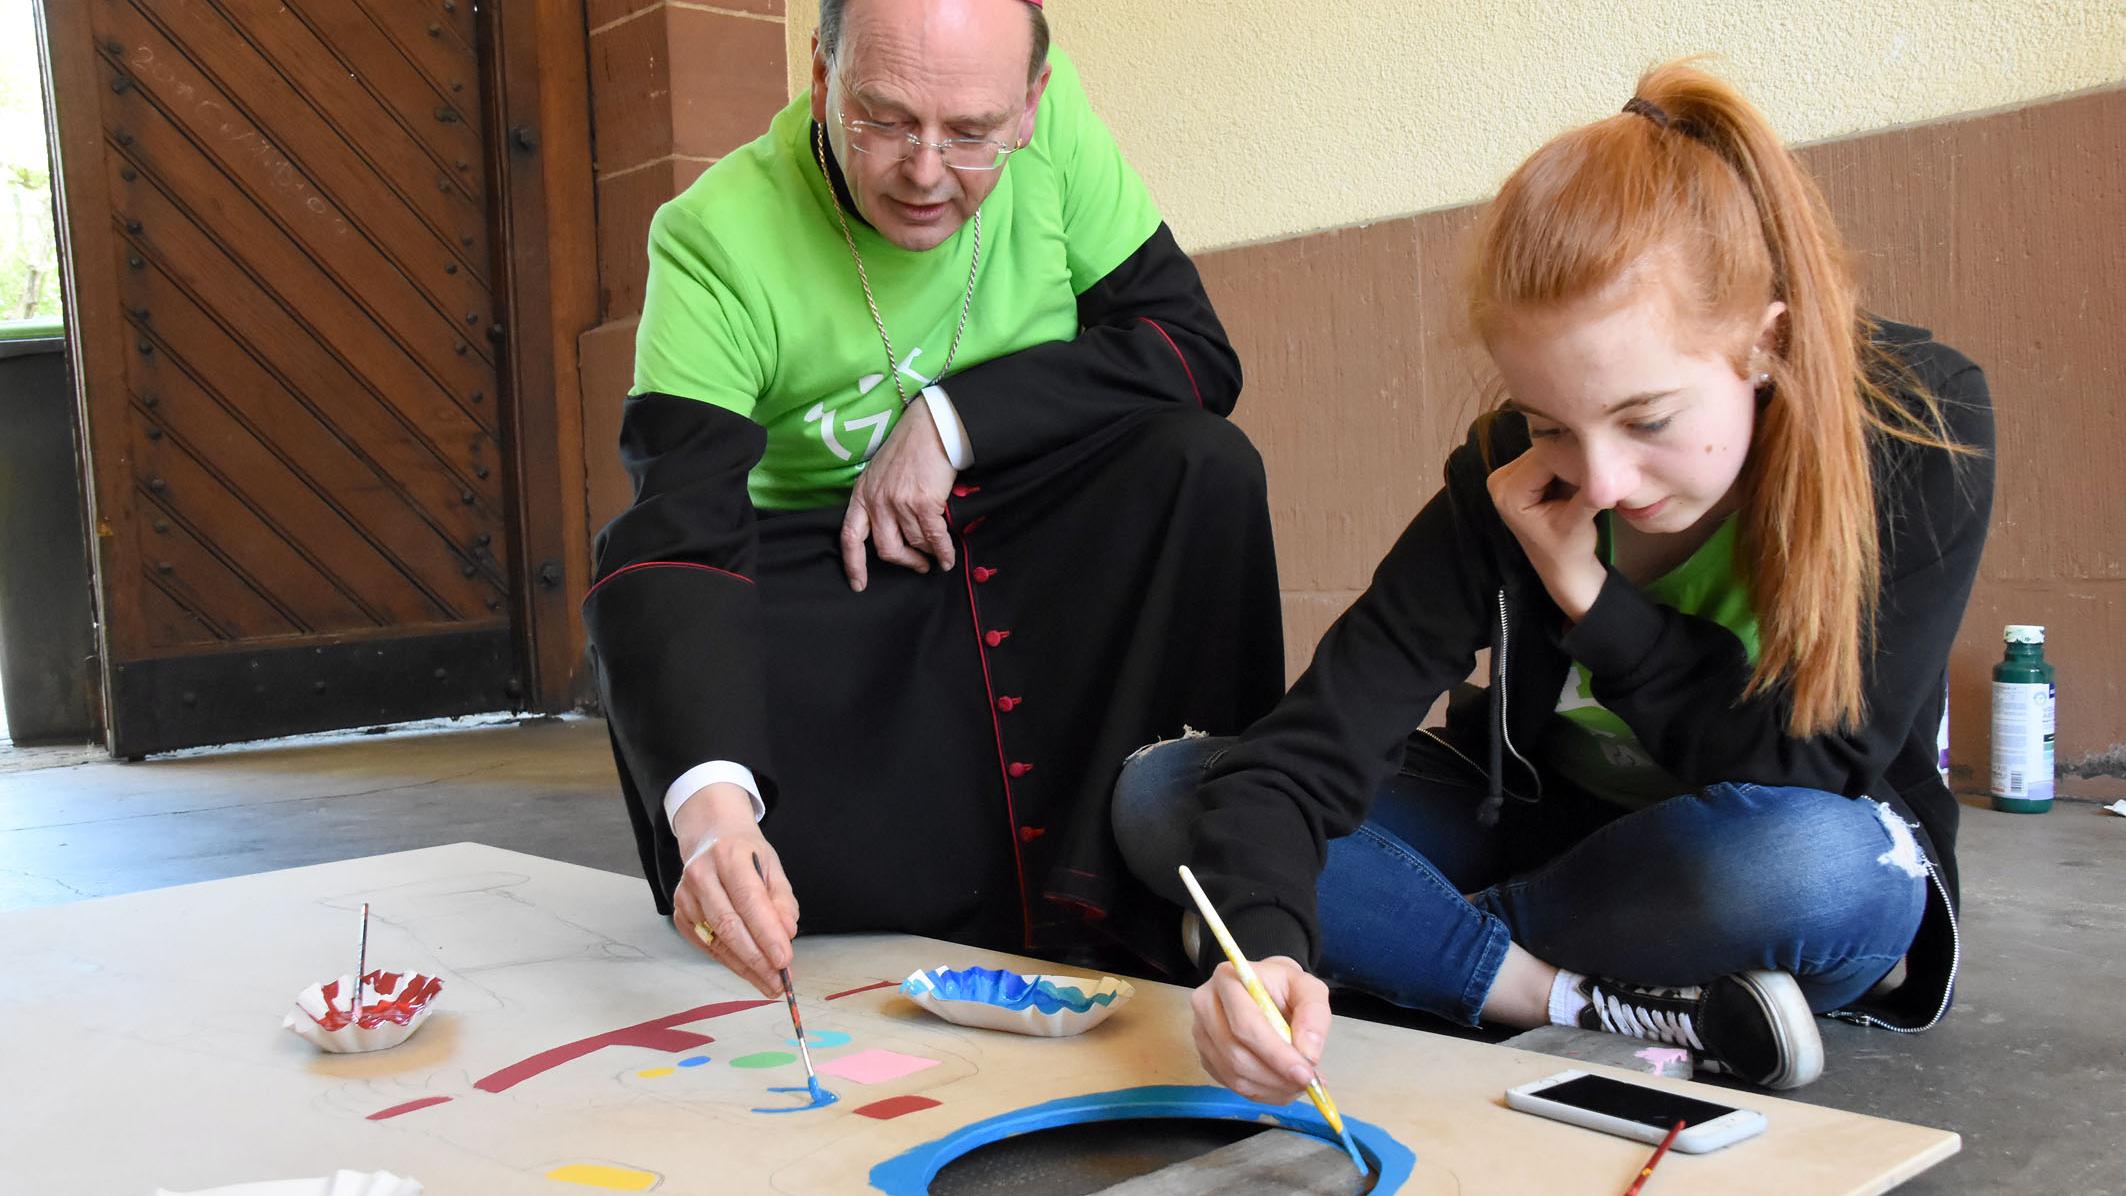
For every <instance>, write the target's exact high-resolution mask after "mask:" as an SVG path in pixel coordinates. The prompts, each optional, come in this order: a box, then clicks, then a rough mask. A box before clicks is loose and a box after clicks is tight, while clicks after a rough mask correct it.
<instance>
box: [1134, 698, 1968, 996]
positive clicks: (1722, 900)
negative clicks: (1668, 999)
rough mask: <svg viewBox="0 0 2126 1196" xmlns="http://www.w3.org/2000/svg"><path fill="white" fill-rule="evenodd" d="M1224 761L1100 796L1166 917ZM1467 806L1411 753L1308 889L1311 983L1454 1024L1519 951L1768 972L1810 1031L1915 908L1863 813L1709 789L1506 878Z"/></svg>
mask: <svg viewBox="0 0 2126 1196" xmlns="http://www.w3.org/2000/svg"><path fill="white" fill-rule="evenodd" d="M1231 744H1232V740H1230V739H1208V738H1199V739H1182V740H1175V741H1172V742H1169V743H1163V744H1159V745H1157V746H1155V747H1152V748H1149V749H1146V750H1145V751H1143V752H1140V753H1139V754H1137V755H1136V756H1134V757H1132V758H1131V760H1130V761H1129V763H1128V764H1126V765H1125V766H1124V767H1123V770H1122V776H1121V778H1120V780H1119V781H1118V782H1117V783H1116V787H1115V810H1114V821H1115V832H1116V837H1117V839H1118V840H1119V841H1120V843H1121V845H1122V851H1123V855H1124V857H1125V858H1126V859H1127V860H1128V862H1129V865H1130V868H1131V870H1132V871H1133V872H1135V873H1136V874H1137V875H1138V877H1139V879H1141V880H1143V881H1144V882H1145V883H1146V884H1147V885H1148V886H1150V887H1151V889H1152V890H1153V891H1154V892H1157V893H1160V894H1162V895H1164V896H1166V897H1167V899H1168V900H1171V901H1174V902H1176V903H1177V904H1186V902H1187V898H1186V896H1185V895H1184V894H1183V892H1182V890H1181V885H1180V882H1179V880H1178V879H1177V877H1176V874H1175V870H1174V869H1175V865H1177V864H1181V863H1186V862H1187V860H1188V852H1189V828H1190V827H1191V826H1192V825H1193V823H1194V822H1195V820H1196V818H1197V817H1198V815H1199V813H1200V810H1201V807H1200V806H1198V804H1197V801H1196V787H1197V785H1198V784H1200V783H1201V781H1202V779H1203V776H1204V773H1205V771H1206V770H1207V769H1208V768H1209V766H1210V765H1211V763H1212V762H1213V761H1214V760H1216V758H1217V757H1218V756H1219V755H1220V754H1221V753H1222V752H1223V751H1224V750H1225V749H1226V748H1228V747H1230V746H1231ZM1483 797H1484V780H1483V777H1482V775H1481V774H1480V773H1478V772H1477V771H1476V770H1475V769H1474V768H1473V767H1470V766H1468V765H1466V764H1464V763H1462V762H1461V761H1460V760H1459V758H1457V757H1455V756H1453V755H1452V754H1451V753H1448V752H1446V751H1445V750H1444V749H1441V750H1437V751H1433V752H1423V751H1419V752H1414V753H1413V754H1412V757H1411V762H1410V763H1409V764H1407V765H1406V766H1405V768H1404V769H1403V771H1402V772H1401V773H1399V774H1398V775H1397V776H1396V777H1394V778H1393V779H1391V780H1390V781H1389V782H1388V783H1387V784H1386V785H1385V786H1384V787H1383V788H1382V790H1381V792H1380V793H1379V794H1378V795H1376V797H1375V799H1374V802H1373V805H1372V808H1371V810H1370V811H1369V814H1368V817H1367V819H1366V821H1365V823H1364V824H1363V825H1361V826H1360V827H1359V828H1358V830H1357V831H1355V832H1353V833H1352V834H1350V835H1347V836H1345V837H1343V838H1341V839H1334V840H1331V841H1330V843H1329V851H1328V862H1327V864H1326V866H1325V867H1324V868H1323V870H1322V874H1321V879H1320V881H1319V882H1318V884H1317V887H1316V899H1317V902H1318V905H1319V916H1320V918H1321V961H1320V966H1319V974H1320V975H1321V978H1322V979H1323V980H1325V981H1327V982H1328V983H1329V984H1331V985H1333V986H1335V987H1338V988H1353V989H1359V990H1362V991H1365V992H1368V993H1372V994H1374V995H1376V996H1379V997H1382V998H1384V999H1386V1000H1389V1001H1392V1002H1394V1003H1395V1004H1397V1005H1401V1006H1404V1007H1407V1008H1412V1009H1423V1010H1426V1011H1428V1012H1431V1013H1434V1014H1437V1015H1439V1016H1441V1017H1444V1018H1448V1019H1450V1020H1452V1021H1456V1022H1460V1023H1462V1024H1464V1025H1471V1026H1473V1025H1476V1024H1477V1019H1478V1014H1479V1012H1480V1011H1481V1010H1482V1009H1483V1006H1484V999H1485V997H1486V996H1488V995H1489V994H1490V992H1491V985H1492V982H1493V981H1494V980H1495V979H1497V977H1498V972H1499V967H1500V965H1501V964H1502V963H1503V962H1504V961H1505V958H1506V948H1507V946H1508V944H1509V943H1519V944H1520V945H1521V947H1522V948H1523V949H1525V950H1527V951H1528V952H1530V953H1531V954H1533V955H1534V956H1535V957H1536V958H1538V959H1541V960H1543V961H1545V962H1546V963H1551V964H1555V965H1557V966H1558V967H1562V968H1568V969H1570V970H1572V971H1575V972H1580V973H1583V974H1587V975H1592V976H1602V977H1607V978H1610V979H1616V980H1625V981H1635V982H1639V983H1648V984H1674V985H1684V984H1701V983H1704V982H1706V981H1710V980H1713V979H1715V978H1717V977H1720V976H1723V975H1727V974H1729V973H1732V972H1740V971H1747V970H1750V969H1756V968H1767V969H1779V970H1783V971H1786V972H1790V973H1792V974H1793V976H1794V978H1795V980H1796V981H1798V982H1799V983H1800V986H1801V991H1802V993H1803V994H1804V995H1805V996H1806V997H1807V998H1808V1002H1809V1006H1810V1008H1812V1009H1814V1010H1815V1011H1816V1012H1818V1013H1824V1012H1828V1011H1830V1010H1834V1009H1838V1008H1841V1007H1843V1006H1845V1005H1847V1004H1850V1003H1851V1002H1853V1001H1855V1000H1857V999H1859V997H1860V996H1861V995H1863V994H1864V993H1866V992H1867V991H1868V989H1869V988H1870V987H1872V986H1873V985H1874V984H1875V982H1876V981H1877V980H1880V979H1881V978H1882V977H1883V976H1884V975H1885V974H1886V973H1888V972H1889V970H1890V968H1891V967H1892V966H1894V965H1895V964H1896V963H1897V961H1898V959H1900V958H1901V957H1902V956H1903V955H1904V953H1905V951H1906V949H1907V948H1908V947H1909V946H1910V945H1911V942H1912V936H1913V934H1914V933H1915V932H1916V931H1917V930H1918V928H1919V920H1920V915H1921V914H1922V913H1923V912H1924V911H1925V908H1926V900H1927V889H1926V886H1927V881H1926V871H1925V866H1924V863H1923V861H1922V859H1921V857H1920V854H1919V847H1918V844H1917V842H1916V840H1914V838H1913V837H1912V832H1911V830H1910V829H1909V828H1908V827H1906V826H1905V824H1904V823H1903V822H1902V821H1900V820H1899V819H1898V818H1897V817H1896V816H1895V815H1894V814H1892V813H1891V812H1890V811H1889V810H1888V808H1887V807H1884V806H1882V805H1881V804H1879V803H1877V802H1874V801H1870V800H1868V799H1865V798H1861V799H1857V800H1856V799H1853V798H1847V797H1842V796H1840V795H1837V794H1833V793H1825V792H1822V791H1820V790H1815V789H1802V788H1787V787H1775V786H1766V785H1750V784H1718V785H1712V786H1708V787H1707V788H1705V789H1704V790H1702V791H1700V792H1697V793H1692V794H1687V795H1684V796H1682V797H1675V798H1671V799H1669V800H1668V801H1665V802H1661V803H1660V804H1658V805H1654V806H1649V807H1647V808H1645V809H1642V810H1636V811H1632V812H1630V813H1623V814H1620V815H1618V816H1617V817H1614V818H1611V819H1609V820H1607V821H1605V822H1601V823H1600V824H1599V825H1595V826H1592V827H1591V829H1590V830H1589V831H1588V833H1587V834H1586V835H1584V836H1583V837H1581V838H1580V839H1578V841H1576V842H1574V843H1573V844H1572V845H1571V846H1570V847H1567V848H1566V849H1565V850H1563V851H1562V852H1560V853H1559V854H1558V855H1556V856H1555V857H1553V858H1551V859H1550V860H1548V861H1547V862H1545V863H1543V864H1541V865H1540V866H1538V867H1536V868H1534V869H1533V870H1531V871H1527V872H1523V873H1521V874H1519V875H1507V874H1506V869H1505V867H1504V864H1503V863H1502V860H1503V858H1504V851H1503V847H1504V843H1503V837H1502V832H1501V830H1500V828H1497V827H1491V828H1486V827H1483V826H1481V825H1479V824H1478V823H1477V820H1476V809H1477V806H1478V804H1479V803H1480V802H1482V800H1483ZM1465 894H1466V896H1465Z"/></svg>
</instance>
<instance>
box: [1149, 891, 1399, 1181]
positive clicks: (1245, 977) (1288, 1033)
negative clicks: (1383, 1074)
mask: <svg viewBox="0 0 2126 1196" xmlns="http://www.w3.org/2000/svg"><path fill="white" fill-rule="evenodd" d="M1181 883H1182V884H1184V885H1187V886H1188V895H1189V896H1190V897H1193V898H1195V901H1196V909H1197V910H1198V912H1200V913H1202V915H1203V922H1204V925H1206V926H1209V927H1210V928H1211V934H1212V935H1214V936H1216V937H1217V939H1218V946H1219V947H1221V948H1223V949H1224V951H1225V957H1226V958H1227V959H1229V960H1231V961H1232V962H1233V970H1234V971H1235V972H1238V973H1240V983H1242V984H1244V985H1246V986H1247V990H1248V995H1249V996H1251V997H1253V998H1255V1007H1256V1008H1258V1009H1260V1010H1262V1015H1263V1016H1264V1017H1266V1018H1269V1019H1270V1028H1271V1029H1273V1030H1275V1031H1277V1036H1278V1037H1279V1038H1282V1039H1284V1040H1285V1041H1286V1042H1291V1041H1292V1027H1291V1024H1290V1023H1288V1022H1286V1021H1285V1020H1284V1014H1282V1013H1279V1012H1278V1011H1277V1002H1275V1001H1272V1000H1270V994H1269V992H1268V991H1267V990H1266V989H1264V988H1263V987H1262V978H1261V977H1259V976H1257V975H1256V974H1255V969H1254V967H1253V966H1252V965H1250V964H1249V963H1248V959H1247V956H1245V955H1242V954H1241V953H1240V944H1239V943H1236V942H1234V941H1233V932H1232V931H1230V930H1227V929H1226V928H1225V919H1223V918H1221V917H1219V916H1218V910H1217V909H1216V908H1215V907H1213V906H1212V905H1211V899H1210V898H1209V897H1206V896H1204V895H1203V887H1202V886H1201V885H1198V884H1197V883H1196V876H1195V874H1194V873H1192V872H1190V871H1189V870H1188V865H1187V864H1183V865H1181ZM1307 1099H1308V1100H1310V1101H1313V1102H1314V1107H1315V1108H1316V1109H1319V1110H1321V1119H1322V1120H1323V1121H1326V1122H1328V1123H1329V1128H1330V1129H1332V1130H1335V1131H1336V1136H1337V1137H1339V1138H1341V1139H1343V1144H1344V1149H1345V1150H1346V1151H1349V1152H1350V1154H1351V1162H1352V1164H1353V1165H1354V1166H1356V1167H1357V1168H1358V1173H1359V1174H1360V1175H1369V1174H1371V1172H1370V1171H1369V1170H1368V1169H1367V1167H1366V1161H1365V1160H1364V1159H1362V1158H1360V1157H1359V1155H1358V1144H1357V1143H1356V1142H1353V1141H1352V1140H1351V1131H1350V1130H1347V1129H1345V1128H1344V1119H1343V1115H1342V1114H1341V1113H1338V1112H1337V1111H1336V1102H1335V1101H1333V1100H1330V1099H1329V1090H1328V1089H1327V1088H1325V1087H1323V1086H1322V1083H1321V1076H1320V1075H1319V1074H1316V1075H1315V1076H1314V1078H1313V1079H1310V1080H1308V1081H1307Z"/></svg>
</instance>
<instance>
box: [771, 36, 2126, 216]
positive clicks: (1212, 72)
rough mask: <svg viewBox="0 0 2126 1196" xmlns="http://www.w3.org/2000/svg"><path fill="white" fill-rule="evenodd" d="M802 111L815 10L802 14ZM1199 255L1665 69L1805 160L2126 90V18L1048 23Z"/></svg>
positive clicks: (1473, 190) (1532, 129) (1595, 110)
mask: <svg viewBox="0 0 2126 1196" xmlns="http://www.w3.org/2000/svg"><path fill="white" fill-rule="evenodd" d="M789 5H790V19H789V33H788V39H789V48H790V54H789V65H790V77H791V87H792V89H793V92H794V91H795V90H796V89H799V88H802V87H804V86H805V85H806V81H807V76H806V72H807V70H808V63H809V46H810V41H811V35H812V31H813V28H814V25H815V23H816V20H817V15H818V14H817V8H816V5H815V4H814V3H812V0H789ZM1048 9H1049V19H1050V24H1051V26H1052V27H1053V29H1054V30H1055V35H1056V41H1057V42H1058V44H1060V45H1064V46H1066V47H1068V48H1069V50H1070V52H1071V53H1072V55H1073V56H1074V57H1075V58H1076V60H1077V62H1078V65H1079V68H1080V70H1081V71H1082V72H1083V73H1084V75H1085V79H1086V86H1087V88H1088V90H1089V91H1090V92H1091V93H1092V96H1093V101H1094V103H1095V104H1096V105H1097V106H1098V107H1099V109H1100V111H1101V113H1102V114H1103V115H1104V116H1105V117H1106V118H1107V120H1108V123H1109V124H1110V125H1112V126H1113V127H1114V130H1115V135H1116V137H1117V138H1118V139H1119V140H1120V141H1121V143H1122V146H1123V149H1124V150H1125V151H1126V152H1127V153H1128V154H1129V157H1130V160H1131V161H1132V162H1133V163H1135V164H1136V166H1137V168H1138V170H1139V171H1141V172H1142V173H1143V175H1144V176H1145V179H1146V181H1147V182H1148V183H1149V184H1150V186H1151V188H1152V193H1153V194H1154V195H1155V196H1156V197H1157V198H1158V200H1159V203H1160V206H1161V208H1162V209H1163V210H1164V211H1165V213H1166V216H1167V219H1168V222H1169V223H1171V224H1172V225H1173V226H1174V229H1175V232H1176V235H1177V236H1179V238H1180V239H1181V241H1182V243H1183V244H1184V245H1186V246H1187V247H1188V248H1190V249H1208V248H1217V247H1222V246H1227V245H1235V244H1240V243H1243V242H1247V241H1258V240H1265V239H1271V238H1277V237H1285V236H1290V235H1292V234H1295V233H1301V232H1307V231H1311V230H1314V229H1321V228H1333V227H1337V226H1341V225H1348V224H1359V223H1364V222H1367V221H1371V220H1378V219H1381V218H1384V217H1389V216H1396V215H1402V214H1406V213H1410V212H1420V211H1426V210H1429V209H1432V208H1438V207H1444V206H1447V205H1451V204H1460V203H1467V202H1469V201H1472V200H1476V199H1481V198H1482V197H1484V196H1486V195H1488V194H1490V193H1491V192H1492V191H1493V190H1494V189H1495V188H1496V187H1497V185H1498V183H1499V181H1500V180H1501V179H1502V178H1503V177H1504V176H1505V174H1506V172H1507V171H1509V170H1511V169H1512V167H1513V165H1514V164H1515V163H1516V162H1518V161H1519V160H1520V159H1521V158H1522V157H1524V156H1525V155H1526V154H1528V152H1529V151H1531V150H1533V149H1534V148H1535V147H1536V146H1537V145H1539V144H1541V143H1542V141H1543V140H1544V139H1545V138H1547V137H1549V136H1551V135H1553V134H1555V133H1556V132H1558V131H1559V130H1561V129H1564V128H1567V127H1570V126H1572V125H1574V124H1578V123H1581V122H1584V121H1587V120H1592V119H1595V118H1596V117H1599V116H1602V115H1606V114H1608V113H1610V112H1614V111H1616V109H1617V107H1618V106H1619V105H1621V104H1622V103H1623V102H1624V100H1625V99H1627V98H1629V97H1630V95H1631V86H1632V81H1633V80H1634V79H1635V78H1636V77H1637V75H1638V73H1639V72H1640V71H1641V70H1643V69H1644V68H1646V67H1647V66H1649V65H1652V64H1653V63H1656V62H1659V61H1661V60H1663V59H1666V58H1669V57H1674V56H1677V55H1682V54H1693V53H1702V52H1713V53H1716V54H1718V55H1720V56H1721V57H1720V60H1719V61H1718V62H1717V63H1716V64H1715V66H1716V69H1718V70H1720V71H1721V72H1722V73H1723V74H1725V75H1726V76H1727V77H1728V78H1730V79H1732V80H1734V81H1735V82H1737V83H1738V84H1740V85H1741V86H1742V87H1743V89H1744V91H1745V92H1746V93H1748V94H1749V95H1750V96H1751V97H1752V98H1753V99H1755V100H1756V101H1757V102H1758V104H1759V105H1761V106H1762V107H1763V108H1764V110H1765V111H1766V113H1767V114H1768V115H1769V116H1770V117H1771V119H1772V121H1773V123H1774V124H1775V125H1776V126H1777V127H1778V128H1779V129H1780V130H1781V131H1782V132H1783V133H1784V134H1785V135H1786V136H1787V137H1788V139H1789V140H1793V141H1814V140H1819V139H1822V138H1827V137H1837V136H1841V135H1844V134H1848V133H1856V132H1860V131H1863V130H1869V129H1878V128H1883V127H1886V126H1890V125H1896V124H1906V123H1911V122H1914V121H1923V120H1930V119H1934V118H1936V117H1943V116H1949V115H1952V114H1955V113H1960V112H1974V111H1979V110H1983V109H1987V108H1996V107H2000V106H2002V105H2007V104H2015V103H2020V102H2024V101H2027V100H2033V99H2037V98H2039V97H2042V96H2051V95H2058V94H2060V93H2063V92H2069V91H2076V90H2080V89H2082V88H2086V87H2094V86H2100V85H2104V84H2111V83H2118V82H2121V81H2126V3H2122V2H2121V0H1778V2H1768V0H1749V2H1742V0H1725V2H1701V3H1689V2H1684V0H1654V2H1648V0H1574V2H1569V3H1568V2H1563V0H1533V2H1530V0H1520V2H1518V3H1514V2H1507V0H1326V2H1323V0H1316V2H1314V3H1305V4H1300V3H1289V2H1280V0H1185V2H1181V3H1174V2H1168V3H1154V4H1147V3H1144V2H1143V0H1050V3H1049V4H1048Z"/></svg>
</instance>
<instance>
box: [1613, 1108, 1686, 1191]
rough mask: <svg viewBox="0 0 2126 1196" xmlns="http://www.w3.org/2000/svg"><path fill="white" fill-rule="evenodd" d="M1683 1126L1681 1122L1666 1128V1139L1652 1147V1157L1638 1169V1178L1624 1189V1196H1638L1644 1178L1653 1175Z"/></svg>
mask: <svg viewBox="0 0 2126 1196" xmlns="http://www.w3.org/2000/svg"><path fill="white" fill-rule="evenodd" d="M1683 1125H1684V1123H1683V1122H1682V1121H1678V1122H1676V1124H1674V1125H1672V1126H1669V1127H1668V1137H1666V1138H1663V1139H1661V1145H1659V1146H1656V1147H1654V1157H1652V1158H1650V1159H1648V1160H1646V1165H1645V1166H1644V1167H1641V1168H1639V1178H1637V1179H1635V1180H1633V1181H1631V1186H1630V1187H1628V1188H1626V1189H1624V1196H1639V1189H1640V1188H1643V1187H1645V1186H1646V1177H1647V1176H1649V1175H1652V1174H1653V1173H1654V1165H1655V1164H1656V1163H1659V1162H1660V1161H1661V1156H1662V1155H1665V1154H1667V1153H1668V1146H1669V1143H1671V1142H1674V1141H1675V1140H1676V1135H1677V1134H1680V1133H1682V1132H1683Z"/></svg>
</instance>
